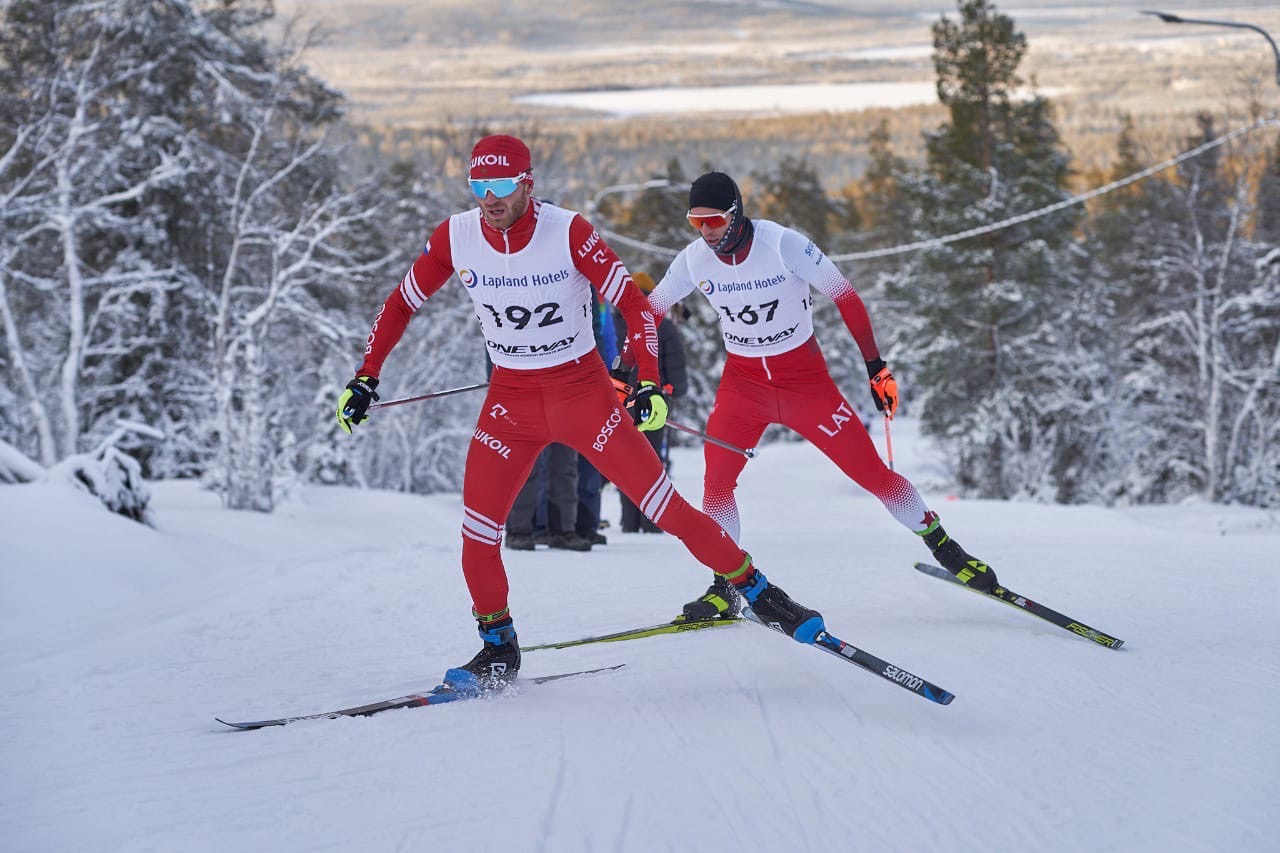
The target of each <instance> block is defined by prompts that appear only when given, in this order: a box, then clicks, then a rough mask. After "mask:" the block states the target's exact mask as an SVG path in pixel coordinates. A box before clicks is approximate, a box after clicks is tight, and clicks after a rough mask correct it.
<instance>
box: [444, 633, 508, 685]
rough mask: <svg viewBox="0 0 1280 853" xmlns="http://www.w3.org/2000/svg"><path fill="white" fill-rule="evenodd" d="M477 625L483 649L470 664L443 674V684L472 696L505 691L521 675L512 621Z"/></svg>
mask: <svg viewBox="0 0 1280 853" xmlns="http://www.w3.org/2000/svg"><path fill="white" fill-rule="evenodd" d="M478 621H479V625H480V628H479V630H480V639H481V640H484V646H483V647H481V649H480V651H479V653H478V654H477V655H476V656H475V657H473V658H472V659H471V660H470V661H468V662H467V663H464V664H463V665H462V666H460V667H455V668H454V669H450V670H449V671H448V672H446V673H445V674H444V683H445V684H448V685H449V686H451V687H453V689H455V690H457V691H459V692H463V693H468V694H471V695H475V694H477V693H482V692H484V691H486V690H495V689H500V688H502V687H505V686H506V685H508V684H510V683H511V682H512V681H515V678H516V674H517V673H519V672H520V642H519V641H518V640H517V639H516V629H515V627H514V626H513V624H512V621H511V617H510V616H503V617H502V618H501V619H495V620H493V621H489V622H485V621H480V620H478Z"/></svg>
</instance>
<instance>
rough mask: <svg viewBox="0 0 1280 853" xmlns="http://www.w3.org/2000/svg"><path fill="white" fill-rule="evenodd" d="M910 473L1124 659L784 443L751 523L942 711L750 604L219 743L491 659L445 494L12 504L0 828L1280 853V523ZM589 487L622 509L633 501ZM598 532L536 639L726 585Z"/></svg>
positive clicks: (534, 572)
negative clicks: (780, 631) (971, 567)
mask: <svg viewBox="0 0 1280 853" xmlns="http://www.w3.org/2000/svg"><path fill="white" fill-rule="evenodd" d="M910 426H911V425H910V422H909V421H904V422H903V423H902V424H901V426H899V425H898V424H897V423H895V434H894V449H895V453H896V455H897V462H898V469H899V470H900V471H904V472H905V473H907V475H908V476H913V474H912V472H913V471H917V470H918V471H929V472H930V475H929V476H930V479H934V478H935V477H936V468H935V467H933V466H931V465H929V464H928V460H927V459H926V458H925V457H924V456H923V455H922V454H921V453H920V452H919V449H920V448H922V447H923V444H922V443H921V442H920V441H919V440H918V439H917V438H916V437H915V436H914V435H913V433H912V432H911V430H910ZM878 432H879V430H874V431H873V435H876V434H878ZM913 454H914V455H913ZM700 472H701V459H700V457H699V455H698V454H697V453H696V452H694V451H691V450H686V449H679V450H677V452H676V461H675V467H674V469H673V477H674V479H675V482H676V485H677V487H678V488H679V489H680V490H681V492H682V493H683V494H684V495H685V496H686V497H687V498H689V499H690V500H691V501H694V502H695V503H696V502H697V501H698V500H699V499H700ZM921 479H922V480H923V479H924V478H923V477H922V478H921ZM935 481H936V480H935ZM924 491H925V497H926V499H927V500H928V501H929V503H930V504H931V505H932V506H933V507H934V508H936V509H937V510H938V511H939V512H940V513H941V514H942V516H943V520H944V522H945V523H946V524H947V526H948V529H949V530H950V531H951V532H952V533H953V535H955V536H956V538H957V539H958V540H959V541H961V542H962V543H963V544H964V545H965V547H966V548H968V549H969V550H971V551H973V552H974V553H976V554H978V555H980V556H982V557H984V558H985V559H987V560H989V561H990V562H991V563H992V565H993V566H995V567H996V568H997V570H998V571H999V572H1000V576H1001V579H1002V580H1003V581H1004V583H1006V584H1007V585H1008V586H1009V587H1010V588H1012V589H1014V590H1016V591H1018V592H1019V593H1022V594H1025V595H1028V596H1030V597H1032V598H1036V599H1037V600H1040V601H1043V602H1044V603H1045V604H1047V605H1049V606H1051V607H1054V608H1055V609H1058V610H1061V611H1063V612H1066V613H1069V614H1071V615H1072V616H1075V617H1076V618H1079V619H1081V620H1083V621H1085V622H1088V623H1090V624H1092V625H1094V626H1095V627H1097V628H1099V629H1101V630H1104V631H1108V632H1111V633H1114V634H1115V635H1117V636H1119V637H1121V638H1123V639H1124V640H1125V647H1124V648H1123V649H1121V650H1119V651H1112V650H1110V649H1105V648H1102V647H1101V646H1097V645H1095V644H1092V643H1089V642H1087V641H1084V640H1081V639H1079V638H1076V637H1073V636H1071V635H1069V634H1068V633H1067V632H1065V631H1063V630H1061V629H1059V628H1056V627H1054V626H1052V625H1049V624H1047V623H1044V622H1041V621H1039V620H1037V619H1034V618H1032V617H1030V616H1028V615H1026V614H1023V613H1018V612H1016V611H1014V610H1013V609H1012V608H1009V607H1006V606H1004V605H1001V604H999V603H998V602H994V601H984V600H982V599H981V598H979V597H978V596H975V595H972V594H970V593H968V592H966V591H964V590H961V589H957V588H953V587H951V586H949V585H947V584H945V583H944V582H941V581H938V580H936V579H933V578H929V577H926V576H924V575H921V574H920V573H918V572H915V571H914V570H912V569H911V562H912V561H914V560H917V559H923V558H925V557H927V554H926V552H925V551H924V550H923V549H922V548H921V547H920V545H919V543H918V542H917V541H915V539H914V537H912V536H911V534H910V533H908V532H906V531H905V530H903V529H902V528H901V527H899V526H898V525H897V524H896V523H895V522H894V521H893V519H892V518H891V517H890V516H889V515H888V513H887V512H885V511H884V509H883V507H881V506H880V504H879V503H878V502H877V501H875V500H874V499H871V498H869V497H867V496H866V495H864V494H863V493H861V492H860V491H859V490H858V489H857V488H856V487H854V486H852V485H851V484H850V483H848V482H847V481H846V480H844V479H843V478H842V477H841V476H840V475H839V474H838V472H836V471H835V470H834V468H832V466H830V464H829V463H828V462H827V461H826V460H825V459H823V458H822V457H821V455H820V454H818V453H817V451H815V450H813V449H812V448H810V447H808V446H807V445H770V446H768V447H766V448H765V449H764V451H763V452H762V454H761V456H760V458H758V459H757V460H754V461H753V462H752V463H751V464H750V465H749V466H748V467H747V470H746V471H745V472H744V474H743V476H742V479H741V490H740V503H741V507H742V514H743V529H744V544H745V545H746V546H747V547H748V548H749V549H750V550H751V552H752V554H753V555H754V556H755V557H756V559H757V561H758V562H759V564H760V565H761V566H762V567H763V568H764V569H765V571H766V572H767V573H768V574H769V575H770V577H771V578H772V579H773V580H775V581H776V582H778V583H779V584H780V585H782V586H783V587H784V588H786V589H787V591H788V592H790V593H791V594H792V595H793V596H795V597H796V598H797V599H798V600H800V601H803V602H805V603H808V604H811V605H814V606H817V607H818V608H819V609H821V610H822V612H823V613H824V615H825V617H826V620H827V623H828V625H829V626H830V628H831V630H832V631H833V632H834V633H836V634H837V635H838V636H842V637H844V638H845V639H847V640H849V641H850V642H854V643H856V644H858V645H860V646H862V647H864V648H865V649H866V650H867V651H869V652H871V653H873V654H876V655H878V656H880V657H883V658H885V659H886V660H888V661H890V662H892V663H895V664H898V665H900V666H902V667H903V668H905V669H907V670H909V671H911V672H914V673H917V674H919V675H921V676H923V677H925V678H928V679H930V680H932V681H934V682H936V683H938V684H940V685H941V686H943V687H945V688H946V689H948V690H951V691H952V692H954V693H955V694H956V696H957V698H956V700H955V702H954V703H953V704H952V705H950V706H946V707H942V706H938V705H934V704H932V703H929V702H926V701H924V700H922V699H920V698H919V697H916V696H913V695H911V694H910V693H909V692H907V691H904V690H902V689H901V688H900V687H897V686H895V685H892V684H889V683H887V682H885V681H883V680H882V679H879V678H876V677H875V676H873V675H870V674H868V673H865V672H863V671H861V670H860V669H858V668H857V667H854V666H849V665H847V664H843V663H841V662H840V661H837V660H834V659H833V658H831V657H830V656H828V655H824V654H821V653H819V652H817V651H815V650H810V649H804V648H802V647H800V646H798V645H797V644H795V643H793V642H791V641H789V640H787V639H786V638H784V637H782V636H780V635H777V634H775V633H773V632H770V631H768V630H766V629H762V628H760V627H759V626H755V625H750V624H743V625H739V626H734V627H730V628H723V629H718V630H716V631H708V632H696V633H691V634H685V635H675V636H664V637H655V638H651V639H646V640H640V641H635V642H628V643H613V644H601V645H595V646H585V647H577V648H572V649H565V650H560V651H555V650H549V651H540V652H535V653H528V654H527V655H526V656H525V659H524V666H523V670H522V672H523V674H525V675H527V676H535V675H545V674H552V673H557V672H567V671H571V670H576V669H581V668H590V667H598V666H611V665H613V664H617V663H624V662H625V663H626V664H627V666H626V667H625V668H624V669H621V670H618V671H616V672H607V673H601V674H598V675H593V676H588V677H584V678H578V679H567V680H564V681H557V682H553V683H549V684H545V685H536V686H535V685H531V684H525V685H523V686H520V687H518V688H517V689H516V690H515V691H513V694H512V695H507V696H500V697H495V698H492V699H485V700H480V701H475V702H466V703H459V704H454V705H445V706H440V707H435V708H418V709H408V710H399V711H391V712H387V713H385V714H382V715H379V716H375V717H371V718H364V719H338V720H319V721H314V722H305V723H299V724H295V725H291V726H288V727H285V728H279V729H264V730H261V731H257V732H234V731H231V730H224V727H223V726H222V725H220V724H218V723H216V722H213V720H212V717H213V716H214V715H218V716H224V715H230V716H229V717H224V718H232V717H234V718H237V719H250V718H253V719H257V718H262V717H265V716H275V715H278V714H293V713H314V712H317V711H322V710H326V709H331V708H338V707H345V706H347V705H354V704H360V703H364V702H369V701H374V700H377V699H384V698H390V697H394V696H400V695H404V694H406V693H409V692H415V691H419V690H424V689H427V688H430V687H431V686H432V685H434V684H435V683H436V682H437V681H438V679H439V677H440V676H441V675H442V674H443V672H444V670H445V669H446V668H448V667H449V666H454V665H457V664H458V663H460V662H462V661H464V660H466V659H467V658H468V657H470V655H471V654H473V653H474V651H475V649H476V648H477V645H476V644H477V642H478V640H477V638H476V636H475V633H474V630H475V628H474V622H473V621H472V620H471V618H470V614H469V612H468V597H467V595H466V590H465V585H464V584H463V582H462V578H461V572H460V570H459V568H458V558H459V553H460V542H459V536H458V529H459V526H460V522H461V506H460V501H459V499H458V496H457V495H437V496H430V497H414V496H407V495H398V494H390V493H378V492H372V493H361V492H356V491H353V490H347V489H316V490H312V491H308V492H305V493H304V494H303V495H302V497H301V498H300V499H299V500H297V501H295V502H292V503H290V504H289V505H287V506H286V507H284V508H282V509H281V511H279V512H277V513H275V514H273V515H271V516H261V515H256V514H251V513H227V512H224V511H222V510H219V509H218V508H217V501H216V498H212V497H211V496H209V495H207V494H204V493H202V492H200V491H199V490H198V489H197V488H196V487H195V486H194V485H193V484H188V483H162V484H157V485H156V488H155V492H156V509H157V516H158V519H159V529H158V530H156V531H151V530H146V529H143V528H140V527H138V526H137V525H133V524H132V523H130V522H126V521H124V520H122V519H116V518H114V517H110V516H107V515H106V514H105V513H102V512H101V511H100V510H98V509H97V508H96V506H94V505H92V503H91V502H86V501H83V500H81V499H80V496H77V495H75V494H73V493H71V492H69V491H60V490H55V489H49V488H43V487H35V486H5V487H0V517H4V518H6V520H7V523H12V524H14V525H15V527H14V529H18V530H22V531H23V533H24V535H23V536H21V537H16V538H14V539H12V540H11V541H10V543H9V545H8V546H7V547H8V553H7V555H6V561H5V566H4V571H3V573H0V617H3V618H0V640H3V642H2V643H0V675H2V676H3V678H4V683H5V685H6V691H5V692H4V694H3V696H0V715H2V716H3V719H4V721H5V725H4V726H3V727H0V754H2V755H3V756H4V762H5V768H4V769H5V771H6V772H5V773H4V777H3V778H4V781H3V782H2V783H0V785H2V786H3V787H2V788H0V839H3V841H4V845H3V846H4V847H5V849H12V850H17V851H27V850H41V851H43V850H77V849H95V850H112V851H114V850H130V851H132V850H182V851H206V850H207V851H225V850H264V849H274V850H299V851H302V850H306V851H313V850H334V851H338V850H343V851H348V850H355V849H359V850H405V851H415V850H422V849H439V850H451V849H468V850H494V851H502V853H511V851H525V850H528V851H599V850H612V851H620V853H625V851H653V850H681V851H683V850H689V849H695V848H696V849H698V850H703V851H721V850H723V851H730V850H732V851H739V850H765V849H769V850H788V851H805V850H813V851H818V850H822V851H829V850H866V851H881V850H941V851H948V850H955V851H971V850H984V851H1026V850H1033V851H1034V850H1046V851H1060V850H1061V851H1066V850H1072V849H1076V848H1079V847H1088V848H1090V849H1093V850H1100V851H1125V852H1126V853H1128V851H1162V852H1163V851H1166V850H1174V849H1177V850H1232V851H1263V850H1270V849H1273V848H1274V839H1275V837H1276V834H1277V831H1280V817H1278V815H1280V810H1277V809H1276V808H1275V806H1274V793H1273V792H1274V787H1275V781H1276V773H1275V767H1277V766H1280V727H1277V726H1276V724H1275V710H1274V709H1275V707H1276V706H1277V703H1278V701H1280V689H1278V688H1277V684H1278V683H1280V626H1278V620H1277V618H1276V617H1277V614H1278V613H1280V594H1278V593H1277V588H1276V584H1275V583H1274V571H1275V569H1274V562H1275V557H1274V555H1275V553H1276V552H1277V550H1278V546H1280V520H1277V516H1276V514H1275V513H1267V512H1263V511H1258V510H1247V509H1243V508H1239V507H1219V506H1214V505H1207V504H1188V505H1185V506H1177V507H1141V508H1130V509H1116V510H1111V509H1105V508H1099V507H1055V506H1043V505H1036V504H1022V503H1005V502H998V501H971V500H948V499H947V497H946V495H945V493H943V492H940V491H932V490H929V489H925V490H924ZM605 504H606V514H608V515H611V516H612V518H613V519H614V521H615V524H616V521H617V496H616V493H613V492H612V491H610V492H607V493H606V495H605ZM69 529H73V530H74V531H75V535H67V531H68V530H69ZM362 531H364V533H362ZM606 533H607V534H608V535H609V537H610V539H609V544H608V545H607V546H605V547H603V548H599V549H597V551H594V552H592V553H590V554H561V553H551V552H547V551H545V550H544V551H538V552H535V553H531V554H530V553H517V554H508V555H507V557H506V559H507V565H508V570H509V573H510V576H511V585H512V607H513V613H514V615H515V616H516V620H517V627H518V629H519V631H520V636H521V639H522V640H523V641H524V642H525V643H526V644H533V643H538V642H546V641H551V640H559V639H567V638H569V637H573V636H581V635H585V634H594V633H603V632H607V631H612V630H617V629H619V628H624V627H629V626H637V625H645V624H653V623H656V622H659V621H661V620H663V619H665V618H668V617H669V616H671V615H673V614H674V613H676V612H678V610H679V606H680V604H681V603H683V602H684V601H686V600H688V599H690V598H692V597H693V596H695V595H696V594H698V593H699V592H700V591H701V590H702V589H703V588H705V585H706V583H707V581H708V579H709V578H708V576H707V573H706V571H705V570H704V569H702V568H701V567H700V566H698V565H697V564H696V563H695V562H694V561H693V560H692V558H691V557H689V556H688V555H687V553H686V552H684V550H683V549H682V548H681V547H680V545H679V543H678V542H676V541H675V540H674V539H672V538H671V537H668V536H654V535H647V536H646V535H642V534H630V535H623V534H619V533H617V528H616V526H615V527H614V528H611V529H610V530H608V531H606Z"/></svg>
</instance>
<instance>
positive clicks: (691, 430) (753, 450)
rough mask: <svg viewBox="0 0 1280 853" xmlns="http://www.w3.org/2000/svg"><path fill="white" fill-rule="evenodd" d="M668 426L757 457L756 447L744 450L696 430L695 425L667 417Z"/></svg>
mask: <svg viewBox="0 0 1280 853" xmlns="http://www.w3.org/2000/svg"><path fill="white" fill-rule="evenodd" d="M667 426H669V427H674V428H676V429H678V430H680V431H681V432H687V433H689V435H696V436H697V437H698V438H700V439H702V440H703V441H705V442H707V443H708V444H714V445H715V446H716V447H723V448H724V449H725V450H732V451H733V452H734V453H741V454H742V455H743V456H745V457H747V458H748V459H755V458H756V448H754V447H751V448H748V449H746V450H744V449H742V448H741V447H738V446H737V445H736V444H730V443H729V442H727V441H721V440H720V439H718V438H712V437H711V436H709V435H707V434H706V433H705V432H701V431H699V430H696V429H694V428H693V427H687V426H685V425H684V424H679V423H676V422H675V421H673V420H671V419H670V418H667Z"/></svg>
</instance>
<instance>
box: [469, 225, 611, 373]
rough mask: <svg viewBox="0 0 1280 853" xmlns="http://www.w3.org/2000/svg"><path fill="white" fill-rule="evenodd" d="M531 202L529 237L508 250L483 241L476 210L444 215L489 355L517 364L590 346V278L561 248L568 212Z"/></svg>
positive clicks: (560, 359) (559, 357)
mask: <svg viewBox="0 0 1280 853" xmlns="http://www.w3.org/2000/svg"><path fill="white" fill-rule="evenodd" d="M537 203H538V204H539V205H540V207H539V208H538V211H537V215H538V221H537V223H536V225H535V226H534V231H533V239H532V240H530V241H529V245H527V246H525V247H524V248H523V249H521V250H520V251H518V252H514V253H512V254H504V253H502V252H499V251H497V250H496V249H494V248H493V247H492V246H490V245H489V244H488V243H487V242H486V241H485V239H484V234H483V233H482V232H481V228H482V225H481V222H480V209H479V208H472V209H471V210H468V211H466V212H464V213H457V214H454V215H453V216H451V217H449V248H450V252H451V253H452V255H453V266H454V270H455V271H456V272H457V275H458V279H459V280H460V281H461V282H462V286H463V287H465V288H466V289H467V294H468V295H469V296H470V297H471V301H472V302H474V303H475V306H476V317H478V318H479V320H480V328H481V331H483V333H484V340H485V346H486V347H487V348H488V351H489V358H490V359H492V361H493V363H494V364H497V365H501V366H502V367H510V368H515V369H517V370H531V369H533V368H539V367H553V366H555V365H557V364H564V363H565V362H567V361H572V360H573V359H575V358H578V357H580V356H583V355H586V354H587V353H589V352H592V351H593V350H595V348H596V341H595V336H594V335H593V333H592V331H591V282H590V281H589V280H588V279H587V277H586V276H584V275H583V274H582V273H581V272H579V271H578V269H577V267H575V266H574V265H573V257H572V255H571V254H570V251H569V223H570V222H572V221H573V217H574V213H573V212H572V211H568V210H565V209H564V208H560V207H556V206H555V205H552V204H547V203H546V202H537Z"/></svg>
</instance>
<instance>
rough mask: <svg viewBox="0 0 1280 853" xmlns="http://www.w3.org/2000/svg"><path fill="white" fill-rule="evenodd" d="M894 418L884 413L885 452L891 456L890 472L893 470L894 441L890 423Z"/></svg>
mask: <svg viewBox="0 0 1280 853" xmlns="http://www.w3.org/2000/svg"><path fill="white" fill-rule="evenodd" d="M891 420H893V417H892V416H891V415H890V414H889V413H888V412H885V413H884V450H885V453H887V454H888V456H889V470H890V471H892V470H893V439H892V438H891V437H890V436H889V421H891Z"/></svg>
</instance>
